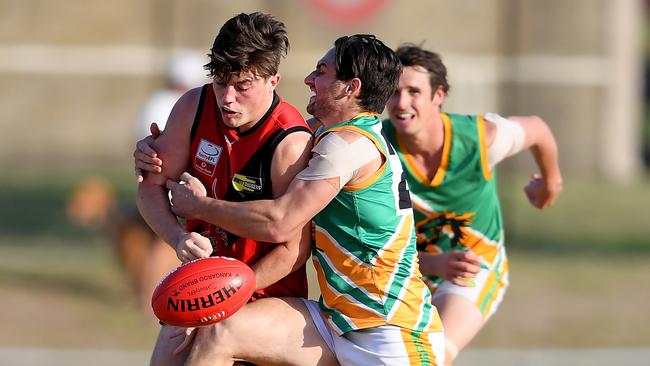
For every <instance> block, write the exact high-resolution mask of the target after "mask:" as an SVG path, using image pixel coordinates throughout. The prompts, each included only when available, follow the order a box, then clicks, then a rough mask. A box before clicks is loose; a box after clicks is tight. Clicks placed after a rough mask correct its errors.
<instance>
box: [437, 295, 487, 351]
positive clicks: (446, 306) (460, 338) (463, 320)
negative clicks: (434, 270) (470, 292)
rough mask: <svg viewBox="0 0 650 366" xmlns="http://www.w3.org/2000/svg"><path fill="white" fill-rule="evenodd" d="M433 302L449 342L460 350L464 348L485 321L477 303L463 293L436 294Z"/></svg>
mask: <svg viewBox="0 0 650 366" xmlns="http://www.w3.org/2000/svg"><path fill="white" fill-rule="evenodd" d="M433 304H434V305H435V306H436V308H437V309H438V314H440V320H442V325H443V327H444V329H445V338H446V340H447V343H449V342H451V343H453V345H454V346H455V347H456V348H458V350H461V349H463V348H464V347H465V346H466V345H467V344H468V343H469V342H470V341H471V340H472V338H474V336H475V335H476V334H477V333H478V332H479V330H481V327H482V326H483V324H484V323H485V321H484V320H483V314H481V312H480V310H479V308H478V307H477V306H476V304H475V303H474V302H473V301H471V300H469V299H468V298H466V297H464V296H462V295H458V294H452V293H447V294H444V295H441V296H436V297H435V298H434V300H433Z"/></svg>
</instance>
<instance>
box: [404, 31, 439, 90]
mask: <svg viewBox="0 0 650 366" xmlns="http://www.w3.org/2000/svg"><path fill="white" fill-rule="evenodd" d="M396 53H397V57H399V59H400V61H401V62H402V66H421V67H423V68H425V69H426V70H427V72H428V73H429V84H431V93H432V95H433V93H435V91H436V89H438V87H439V86H441V87H442V90H443V91H444V92H445V94H447V92H448V91H449V83H448V82H447V68H446V67H445V64H443V63H442V59H440V55H438V54H437V53H435V52H431V51H427V50H425V49H423V48H422V47H419V46H416V45H414V44H412V43H406V44H403V45H401V46H400V47H399V48H398V49H397V51H396Z"/></svg>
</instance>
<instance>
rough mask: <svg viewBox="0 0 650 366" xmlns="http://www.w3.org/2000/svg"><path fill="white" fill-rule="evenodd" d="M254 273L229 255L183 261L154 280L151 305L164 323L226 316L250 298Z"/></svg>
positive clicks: (187, 324) (196, 322)
mask: <svg viewBox="0 0 650 366" xmlns="http://www.w3.org/2000/svg"><path fill="white" fill-rule="evenodd" d="M254 290H255V274H254V273H253V270H251V269H250V267H248V266H247V265H246V264H244V263H243V262H241V261H238V260H236V259H233V258H227V257H208V258H202V259H197V260H194V261H191V262H187V263H185V264H183V265H181V266H179V267H178V268H176V269H175V270H174V271H172V272H171V273H170V274H168V275H167V277H165V279H163V280H162V282H160V284H158V286H157V287H156V289H155V291H154V292H153V296H152V297H151V306H152V307H153V312H154V314H155V315H156V317H158V319H160V321H162V322H163V323H165V324H169V325H175V326H179V327H200V326H204V325H209V324H213V323H216V322H218V321H220V320H223V319H226V318H227V317H229V316H231V315H232V314H234V313H235V312H237V310H239V309H240V308H241V307H242V306H244V304H246V302H247V301H248V300H249V299H250V298H251V295H252V294H253V291H254Z"/></svg>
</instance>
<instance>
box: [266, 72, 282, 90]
mask: <svg viewBox="0 0 650 366" xmlns="http://www.w3.org/2000/svg"><path fill="white" fill-rule="evenodd" d="M269 81H270V82H271V87H272V88H273V89H275V88H276V87H277V86H278V83H280V74H279V73H278V74H275V75H273V76H271V77H270V78H269Z"/></svg>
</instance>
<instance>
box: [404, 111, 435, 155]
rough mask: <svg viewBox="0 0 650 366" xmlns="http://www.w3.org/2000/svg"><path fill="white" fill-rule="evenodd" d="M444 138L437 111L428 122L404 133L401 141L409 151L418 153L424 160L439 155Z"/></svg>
mask: <svg viewBox="0 0 650 366" xmlns="http://www.w3.org/2000/svg"><path fill="white" fill-rule="evenodd" d="M444 140H445V129H444V125H443V123H442V118H441V117H440V114H439V113H436V114H434V115H433V116H432V118H431V120H430V122H429V123H426V124H424V125H423V126H422V128H421V129H420V130H419V131H417V133H413V134H405V135H404V136H402V141H403V142H404V143H405V144H406V146H408V149H409V153H410V154H412V155H420V156H421V157H422V158H424V159H425V160H428V159H431V158H433V157H434V156H436V155H439V153H440V151H442V148H443V143H444Z"/></svg>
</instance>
